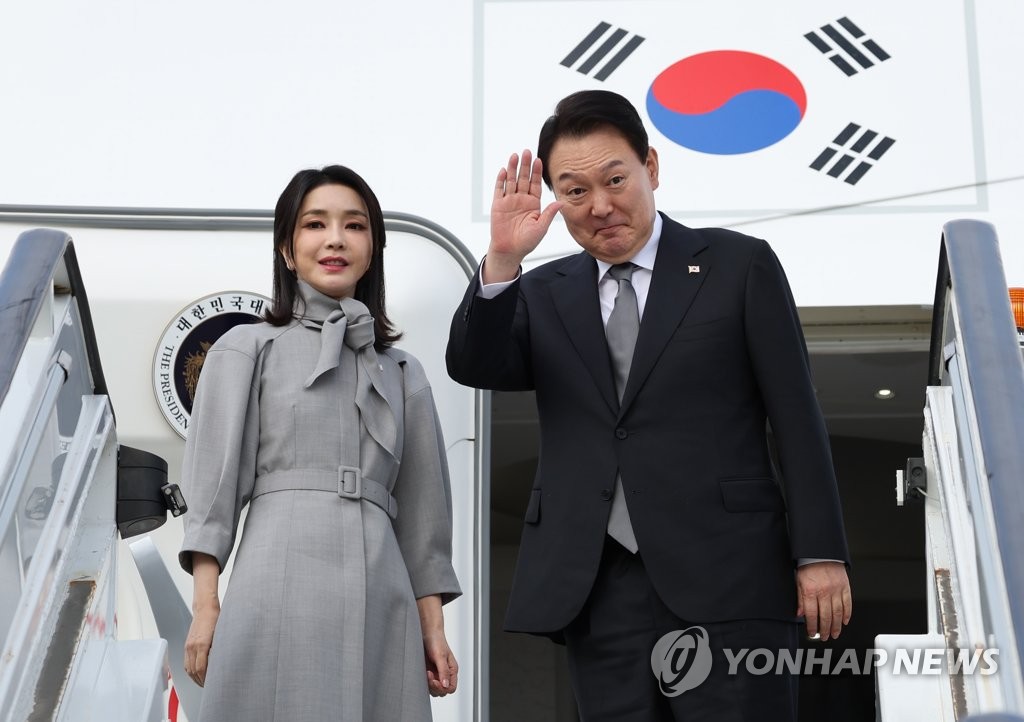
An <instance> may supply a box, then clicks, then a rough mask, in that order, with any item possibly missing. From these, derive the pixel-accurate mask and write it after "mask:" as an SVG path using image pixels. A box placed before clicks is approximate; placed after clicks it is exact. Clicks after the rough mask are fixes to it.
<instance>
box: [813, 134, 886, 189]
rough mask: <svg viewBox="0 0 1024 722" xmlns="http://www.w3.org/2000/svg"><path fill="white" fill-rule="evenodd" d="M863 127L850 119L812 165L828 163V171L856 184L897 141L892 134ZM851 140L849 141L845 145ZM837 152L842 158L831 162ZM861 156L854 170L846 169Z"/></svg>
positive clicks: (825, 164) (824, 165)
mask: <svg viewBox="0 0 1024 722" xmlns="http://www.w3.org/2000/svg"><path fill="white" fill-rule="evenodd" d="M860 131H861V127H860V126H859V125H857V124H856V123H847V125H846V127H845V128H843V130H842V132H840V133H839V135H837V136H836V137H835V139H834V140H833V141H832V142H831V143H830V144H829V145H828V147H826V148H825V150H823V151H821V153H819V154H818V157H817V158H815V159H814V161H813V162H812V163H811V166H810V167H811V168H813V169H814V170H817V171H820V170H825V168H826V166H828V170H827V171H825V172H826V173H828V175H830V176H832V177H833V178H842V179H843V180H844V181H845V182H847V183H849V184H850V185H857V181H859V180H860V179H861V178H863V177H864V174H865V173H867V172H868V171H869V170H871V169H872V168H873V167H874V164H875V163H876V162H877V161H878V160H879V159H880V158H881V157H882V156H883V155H885V153H886V151H887V150H889V148H891V147H892V145H893V143H895V142H896V141H895V140H893V139H892V138H890V137H889V136H887V135H881V134H880V133H878V132H877V131H874V130H869V129H864V131H863V132H860ZM848 143H849V144H850V145H849V147H846V145H847V144H848ZM837 155H838V156H839V158H838V159H836V161H835V162H834V163H832V164H831V165H829V163H831V161H832V159H833V158H835V157H836V156H837ZM858 159H860V163H857V165H855V166H854V167H853V170H851V171H850V172H849V173H847V172H846V171H847V169H848V168H850V166H851V165H853V164H854V163H855V162H856V161H857V160H858ZM844 174H845V175H844Z"/></svg>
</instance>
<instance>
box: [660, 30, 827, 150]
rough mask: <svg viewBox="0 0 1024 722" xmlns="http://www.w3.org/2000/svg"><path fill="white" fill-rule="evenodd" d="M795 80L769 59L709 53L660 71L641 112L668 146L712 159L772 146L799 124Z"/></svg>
mask: <svg viewBox="0 0 1024 722" xmlns="http://www.w3.org/2000/svg"><path fill="white" fill-rule="evenodd" d="M806 109H807V94H806V93H805V92H804V86H803V84H802V83H801V82H800V79H799V78H797V77H796V75H794V74H793V72H792V71H791V70H790V69H789V68H787V67H786V66H784V65H782V64H780V63H777V62H776V61H774V60H772V59H771V58H767V57H765V56H763V55H757V54H756V53H748V52H744V51H741V50H713V51H710V52H706V53H700V54H698V55H691V56H690V57H688V58H683V59H682V60H680V61H679V62H677V63H674V64H673V65H670V66H669V67H668V68H666V69H665V70H663V71H662V72H661V74H660V75H658V77H656V78H655V79H654V82H653V83H651V88H650V90H648V91H647V114H648V115H649V116H650V118H651V122H652V123H654V126H655V127H656V128H657V129H658V130H659V131H661V133H662V134H663V135H665V137H667V138H668V139H669V140H671V141H673V142H674V143H678V144H679V145H681V146H683V147H685V148H690V149H691V150H696V151H700V152H701V153H712V154H715V155H735V154H738V153H750V152H753V151H755V150H761V149H762V148H767V147H768V146H770V145H773V144H775V143H778V142H779V141H780V140H782V139H783V138H785V137H786V136H787V135H789V134H790V133H792V132H793V131H794V130H795V129H796V127H797V126H798V125H800V121H801V120H803V117H804V111H805V110H806Z"/></svg>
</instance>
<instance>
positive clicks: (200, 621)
mask: <svg viewBox="0 0 1024 722" xmlns="http://www.w3.org/2000/svg"><path fill="white" fill-rule="evenodd" d="M219 616H220V609H214V608H213V607H207V608H206V609H204V610H201V611H197V612H195V613H194V614H193V615H192V626H191V627H189V629H188V638H187V639H186V640H185V672H186V673H188V676H189V677H191V678H192V681H193V682H195V683H196V684H198V685H199V686H200V687H203V686H205V685H206V667H207V664H208V663H209V660H210V650H211V649H212V648H213V630H214V628H215V627H216V626H217V618H218V617H219Z"/></svg>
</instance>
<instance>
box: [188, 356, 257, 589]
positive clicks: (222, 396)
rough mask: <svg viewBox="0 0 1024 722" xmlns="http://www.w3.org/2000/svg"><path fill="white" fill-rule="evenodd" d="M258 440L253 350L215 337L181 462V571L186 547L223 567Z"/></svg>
mask: <svg viewBox="0 0 1024 722" xmlns="http://www.w3.org/2000/svg"><path fill="white" fill-rule="evenodd" d="M225 338H226V337H222V339H221V340H222V341H223V340H225ZM258 443H259V358H258V352H257V351H256V350H255V349H251V350H250V349H244V350H241V349H239V348H236V347H232V346H231V345H228V344H221V343H220V342H218V343H217V344H215V345H214V346H213V347H212V348H211V349H210V350H209V351H208V352H207V355H206V360H205V362H204V363H203V370H202V374H201V375H200V377H199V386H198V388H197V390H196V397H195V401H194V403H193V405H192V418H191V420H190V422H189V427H188V438H187V439H186V441H185V456H184V459H183V461H182V470H181V480H182V484H181V486H182V493H183V494H184V496H185V501H186V503H187V504H188V507H189V508H188V512H187V513H186V514H185V518H184V524H185V539H184V542H183V544H182V548H181V552H180V553H179V554H178V561H179V563H180V564H181V566H182V568H183V569H185V571H187V572H189V573H191V572H192V552H203V553H205V554H209V555H211V556H213V557H215V558H216V559H217V562H218V563H219V564H220V568H221V569H222V570H223V569H224V565H225V564H226V563H227V560H228V556H229V555H230V554H231V550H232V548H233V547H234V544H235V534H236V532H237V530H238V519H239V516H240V515H241V513H242V507H244V506H245V505H246V504H247V503H248V502H249V499H250V497H251V496H252V490H253V484H254V483H255V478H256V449H257V446H258Z"/></svg>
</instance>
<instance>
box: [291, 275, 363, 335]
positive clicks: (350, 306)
mask: <svg viewBox="0 0 1024 722" xmlns="http://www.w3.org/2000/svg"><path fill="white" fill-rule="evenodd" d="M297 280H298V282H299V284H298V290H299V298H301V299H302V304H299V303H296V304H295V311H296V314H295V317H296V318H298V319H299V320H300V321H314V322H316V323H317V324H322V323H323V322H324V321H325V320H326V319H327V317H328V316H330V315H331V313H332V312H333V311H337V310H338V309H339V308H340V309H342V310H343V311H344V312H345V315H346V316H349V317H356V316H361V315H363V314H368V313H369V312H370V309H368V308H367V307H366V304H364V303H363V302H362V301H357V300H356V299H354V298H342V299H337V298H331V297H330V296H328V295H326V294H324V293H321V292H320V291H318V290H316V289H315V288H313V287H312V286H310V285H309V284H308V283H306V282H305V281H303V280H302V279H301V278H300V279H297Z"/></svg>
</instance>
